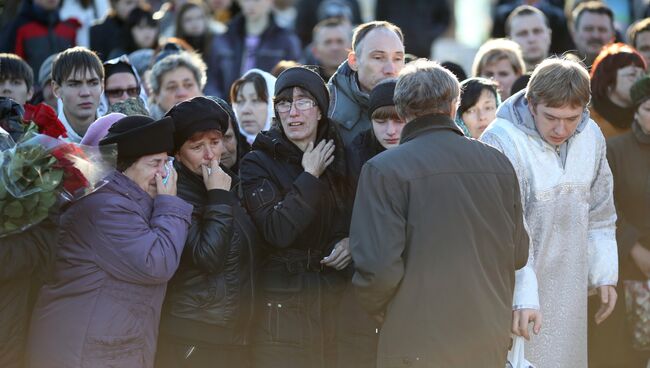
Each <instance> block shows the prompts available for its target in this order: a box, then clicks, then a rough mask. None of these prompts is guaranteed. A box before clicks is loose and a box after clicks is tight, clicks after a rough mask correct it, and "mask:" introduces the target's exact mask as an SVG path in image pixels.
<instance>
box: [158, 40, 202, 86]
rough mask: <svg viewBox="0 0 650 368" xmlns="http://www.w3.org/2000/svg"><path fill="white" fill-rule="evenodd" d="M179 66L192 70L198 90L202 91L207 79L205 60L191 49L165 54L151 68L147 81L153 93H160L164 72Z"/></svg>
mask: <svg viewBox="0 0 650 368" xmlns="http://www.w3.org/2000/svg"><path fill="white" fill-rule="evenodd" d="M181 67H184V68H187V69H189V70H190V71H191V72H192V75H194V79H196V83H197V84H198V85H199V90H201V91H203V88H204V87H205V83H206V80H207V76H206V70H207V67H206V65H205V62H203V60H202V59H201V56H199V54H197V53H195V52H193V51H181V52H178V53H175V54H171V55H168V56H165V57H164V58H163V59H161V60H159V61H158V62H156V63H155V64H154V65H153V67H152V68H151V73H150V74H149V76H148V77H149V78H148V83H149V88H150V89H151V91H152V92H153V94H155V95H157V94H159V93H160V83H162V78H163V76H164V75H165V74H167V73H169V72H170V71H172V70H175V69H177V68H181Z"/></svg>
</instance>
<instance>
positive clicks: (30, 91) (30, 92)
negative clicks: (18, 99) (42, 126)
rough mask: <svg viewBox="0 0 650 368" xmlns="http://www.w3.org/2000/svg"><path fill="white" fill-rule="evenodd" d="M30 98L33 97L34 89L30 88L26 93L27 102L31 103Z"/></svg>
mask: <svg viewBox="0 0 650 368" xmlns="http://www.w3.org/2000/svg"><path fill="white" fill-rule="evenodd" d="M32 97H34V87H31V88H30V89H29V90H28V91H27V102H29V101H31V100H32Z"/></svg>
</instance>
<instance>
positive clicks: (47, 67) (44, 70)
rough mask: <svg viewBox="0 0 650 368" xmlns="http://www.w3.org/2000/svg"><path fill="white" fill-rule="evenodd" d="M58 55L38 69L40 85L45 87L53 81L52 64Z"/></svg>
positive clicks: (54, 55) (51, 57) (49, 57)
mask: <svg viewBox="0 0 650 368" xmlns="http://www.w3.org/2000/svg"><path fill="white" fill-rule="evenodd" d="M56 55H58V54H52V55H50V56H48V57H47V59H45V61H44V62H43V64H41V67H40V68H39V69H38V85H39V86H41V87H43V86H44V85H45V83H46V82H47V81H49V80H52V62H53V61H54V58H55V57H56Z"/></svg>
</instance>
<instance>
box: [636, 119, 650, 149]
mask: <svg viewBox="0 0 650 368" xmlns="http://www.w3.org/2000/svg"><path fill="white" fill-rule="evenodd" d="M632 132H633V134H634V138H636V140H637V142H639V143H641V144H647V145H650V135H648V134H645V133H644V132H643V129H641V126H640V125H639V123H638V122H637V121H634V123H632Z"/></svg>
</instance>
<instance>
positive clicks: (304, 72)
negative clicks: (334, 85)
mask: <svg viewBox="0 0 650 368" xmlns="http://www.w3.org/2000/svg"><path fill="white" fill-rule="evenodd" d="M292 87H300V88H302V89H304V90H306V91H307V92H309V93H311V95H312V96H314V98H315V99H316V103H317V104H318V108H319V109H320V112H321V113H322V114H323V115H325V114H327V110H328V108H329V104H330V95H329V92H328V91H327V87H326V86H325V81H324V80H323V78H321V76H320V75H318V73H316V72H314V71H313V70H311V69H307V68H305V67H302V66H296V67H293V68H289V69H287V70H285V71H283V72H282V73H280V75H279V76H278V79H277V80H276V81H275V96H277V95H279V94H280V92H282V91H283V90H284V89H287V88H292Z"/></svg>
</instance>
